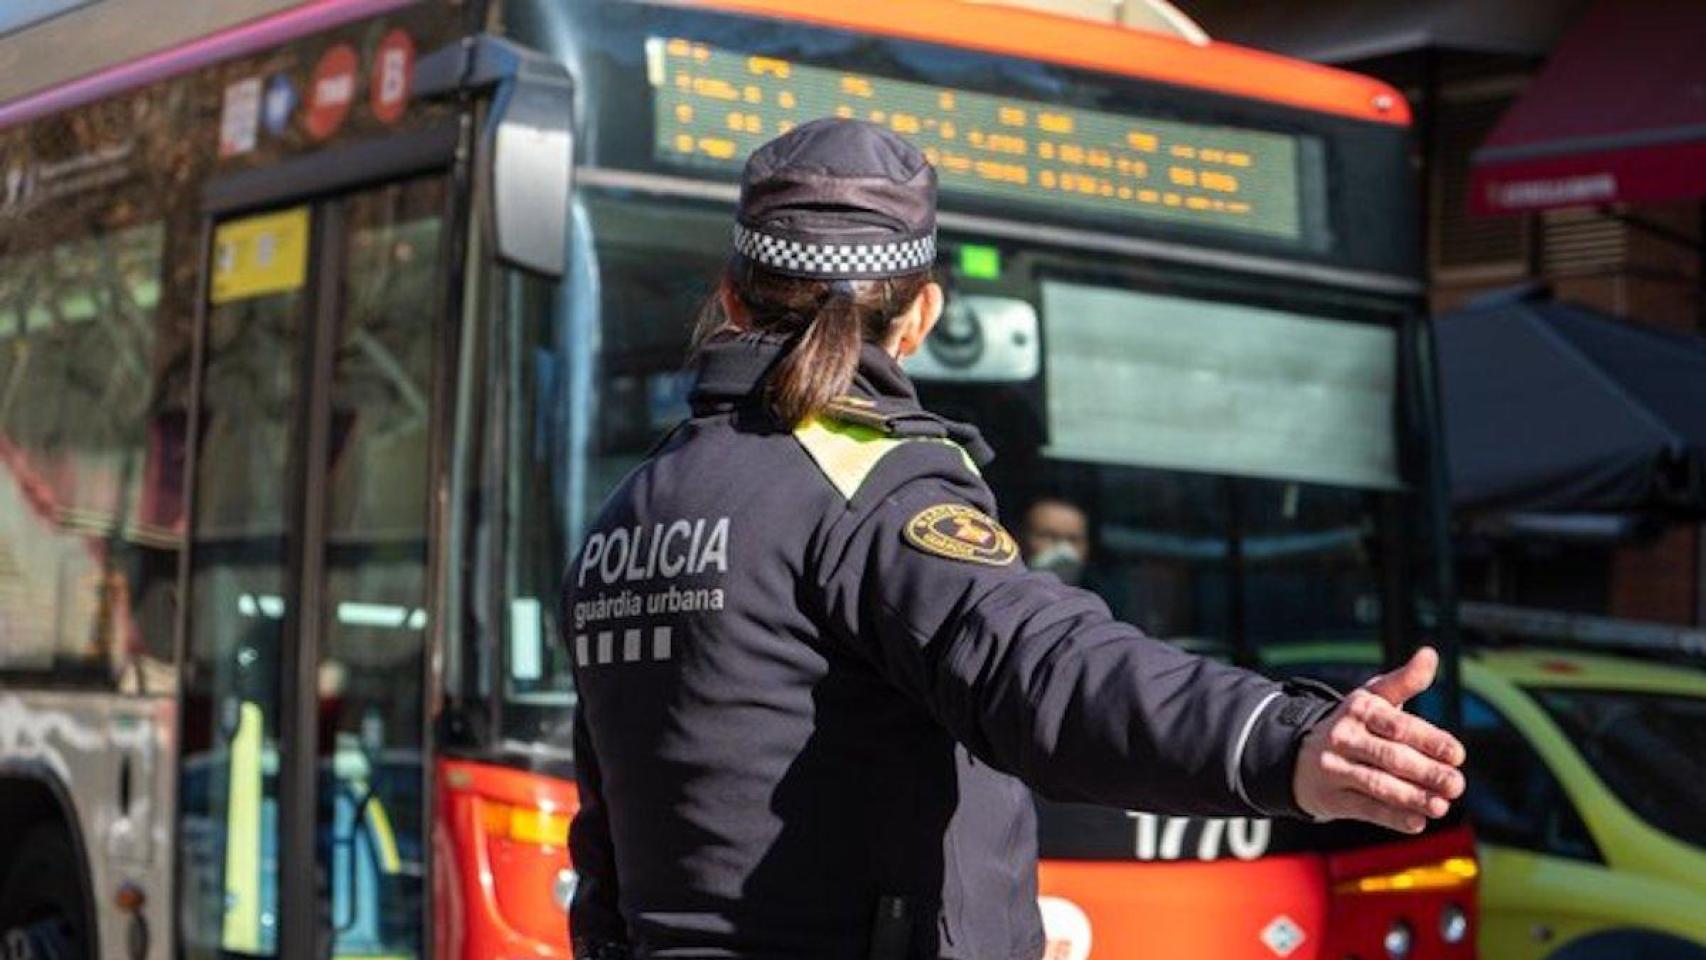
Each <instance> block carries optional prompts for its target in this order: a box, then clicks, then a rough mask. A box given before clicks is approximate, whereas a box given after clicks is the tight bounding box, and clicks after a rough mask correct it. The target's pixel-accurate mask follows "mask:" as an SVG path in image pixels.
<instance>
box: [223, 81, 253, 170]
mask: <svg viewBox="0 0 1706 960" xmlns="http://www.w3.org/2000/svg"><path fill="white" fill-rule="evenodd" d="M260 119H261V78H260V77H248V78H245V79H243V80H239V81H237V82H236V83H233V84H231V85H230V86H228V87H226V88H225V102H224V103H223V104H221V106H220V111H219V155H220V156H221V157H235V156H237V155H238V154H241V153H248V152H249V151H251V150H253V149H255V129H256V127H257V126H258V125H259V123H260Z"/></svg>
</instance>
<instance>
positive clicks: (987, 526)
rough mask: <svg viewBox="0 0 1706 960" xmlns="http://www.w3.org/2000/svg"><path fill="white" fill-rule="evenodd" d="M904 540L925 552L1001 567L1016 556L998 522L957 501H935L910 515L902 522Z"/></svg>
mask: <svg viewBox="0 0 1706 960" xmlns="http://www.w3.org/2000/svg"><path fill="white" fill-rule="evenodd" d="M906 542H908V543H910V544H912V545H913V546H915V547H917V548H918V549H920V550H923V551H924V552H925V553H934V554H936V555H937V556H939V557H947V558H948V559H950V560H965V561H967V562H970V563H987V564H989V565H990V566H992V567H1005V566H1007V565H1008V564H1010V563H1012V562H1013V560H1014V558H1016V557H1018V555H1019V548H1018V545H1016V544H1015V543H1014V542H1013V537H1012V535H1011V534H1009V533H1008V532H1007V531H1006V530H1003V529H1002V528H1001V524H999V523H996V522H995V521H994V520H991V519H990V518H989V517H987V516H985V515H984V514H982V513H981V512H979V511H977V510H973V509H972V508H971V507H968V506H966V505H964V504H959V503H943V504H939V505H937V506H934V507H931V508H930V509H928V510H925V511H923V512H921V513H919V514H918V515H917V516H915V517H913V518H912V520H911V521H910V522H909V523H907V525H906Z"/></svg>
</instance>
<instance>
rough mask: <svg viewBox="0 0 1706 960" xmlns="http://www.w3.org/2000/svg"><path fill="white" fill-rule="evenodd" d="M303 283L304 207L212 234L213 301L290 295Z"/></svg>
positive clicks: (305, 247)
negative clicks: (282, 294) (280, 294)
mask: <svg viewBox="0 0 1706 960" xmlns="http://www.w3.org/2000/svg"><path fill="white" fill-rule="evenodd" d="M307 279H308V208H307V207H296V208H295V209H292V210H283V211H280V212H278V213H267V214H262V215H260V216H257V217H244V218H243V219H241V220H231V221H228V222H226V223H222V224H220V225H219V229H217V230H215V231H214V233H213V284H212V287H211V292H210V295H209V299H210V300H211V301H212V302H213V303H215V304H221V303H231V302H233V301H236V300H247V299H250V298H253V297H267V296H272V295H274V294H279V293H289V292H290V291H292V290H298V289H301V287H302V285H303V284H304V283H305V282H307Z"/></svg>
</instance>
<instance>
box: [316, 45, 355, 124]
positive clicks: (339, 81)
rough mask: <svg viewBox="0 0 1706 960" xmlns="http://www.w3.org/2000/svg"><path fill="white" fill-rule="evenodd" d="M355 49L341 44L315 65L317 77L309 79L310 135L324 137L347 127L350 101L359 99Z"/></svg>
mask: <svg viewBox="0 0 1706 960" xmlns="http://www.w3.org/2000/svg"><path fill="white" fill-rule="evenodd" d="M355 62H356V56H355V48H353V47H351V46H350V45H349V44H347V43H340V44H338V45H337V46H335V47H333V48H332V49H330V50H327V51H326V52H325V54H323V55H322V56H321V57H320V62H319V63H317V64H315V65H314V78H313V79H312V80H310V81H309V82H308V112H307V115H306V123H307V126H308V135H309V136H311V137H313V138H314V139H316V140H324V139H326V138H327V137H329V136H331V135H332V134H334V133H336V132H337V129H338V128H339V127H341V126H343V122H344V117H346V116H348V115H349V107H350V103H351V102H352V101H354V100H355Z"/></svg>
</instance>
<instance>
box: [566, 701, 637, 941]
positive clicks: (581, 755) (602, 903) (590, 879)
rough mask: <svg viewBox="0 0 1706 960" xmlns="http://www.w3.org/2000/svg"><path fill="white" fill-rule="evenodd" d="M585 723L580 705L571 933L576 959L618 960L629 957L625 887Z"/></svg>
mask: <svg viewBox="0 0 1706 960" xmlns="http://www.w3.org/2000/svg"><path fill="white" fill-rule="evenodd" d="M585 720H586V710H585V709H584V708H583V707H582V706H580V705H578V704H577V705H576V706H575V719H574V748H575V786H576V787H577V789H578V792H579V794H580V809H579V810H577V811H576V812H575V818H574V821H573V822H572V823H571V824H570V825H569V860H570V862H571V863H572V864H573V866H574V869H575V876H576V877H577V881H576V883H575V895H574V900H573V902H571V903H570V905H569V934H570V936H571V937H572V939H573V944H574V956H575V960H606V958H610V960H616V958H625V957H627V956H628V947H627V943H628V932H627V925H626V924H625V923H624V922H623V920H622V914H621V912H620V911H619V910H618V908H617V894H618V890H619V889H620V887H619V885H618V883H617V877H616V858H615V855H614V853H613V852H612V848H611V844H610V820H609V811H608V810H607V809H606V807H605V805H604V788H603V778H602V776H601V775H600V772H599V767H598V755H597V754H596V753H594V752H593V747H592V738H591V737H590V736H588V735H587V731H586V723H585Z"/></svg>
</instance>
